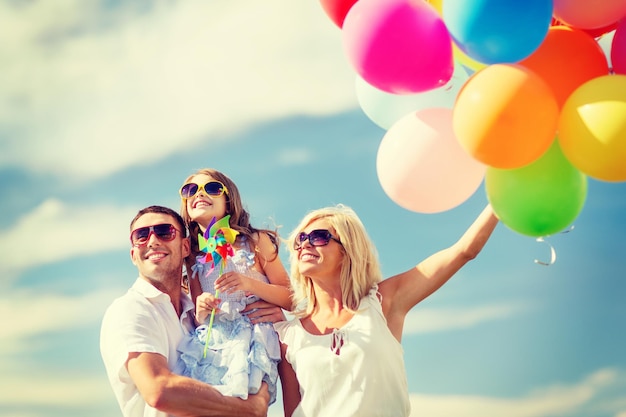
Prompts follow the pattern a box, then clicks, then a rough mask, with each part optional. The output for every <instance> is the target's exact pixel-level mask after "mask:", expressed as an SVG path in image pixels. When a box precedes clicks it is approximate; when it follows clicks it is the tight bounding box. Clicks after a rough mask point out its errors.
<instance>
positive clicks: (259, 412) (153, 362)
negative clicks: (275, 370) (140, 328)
mask: <svg viewBox="0 0 626 417" xmlns="http://www.w3.org/2000/svg"><path fill="white" fill-rule="evenodd" d="M126 368H127V369H128V373H129V375H130V377H131V378H132V380H133V382H134V383H135V385H136V386H137V388H138V390H139V392H140V393H141V395H142V396H143V398H144V400H145V401H146V403H148V404H149V405H150V406H151V407H154V408H156V409H157V410H160V411H163V412H166V413H168V414H175V415H177V416H179V417H192V416H195V417H197V416H206V417H211V416H222V417H229V416H233V417H239V416H242V415H245V416H266V415H267V408H268V403H269V393H268V391H267V385H265V384H263V386H262V387H261V390H260V391H259V393H258V394H256V395H250V396H248V399H247V400H242V399H241V398H237V397H227V396H223V395H222V394H221V393H220V392H219V391H217V390H216V389H215V388H213V387H212V386H210V385H208V384H205V383H204V382H201V381H197V380H195V379H191V378H187V377H184V376H180V375H176V374H174V373H172V372H171V371H170V370H169V368H168V366H167V360H166V359H165V357H164V356H162V355H160V354H158V353H147V352H133V353H130V354H129V356H128V361H127V362H126Z"/></svg>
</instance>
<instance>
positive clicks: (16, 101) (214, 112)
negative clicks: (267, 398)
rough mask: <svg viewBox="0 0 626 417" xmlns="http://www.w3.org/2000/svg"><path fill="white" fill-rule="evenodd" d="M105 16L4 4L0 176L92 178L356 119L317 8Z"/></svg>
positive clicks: (120, 10) (91, 5)
mask: <svg viewBox="0 0 626 417" xmlns="http://www.w3.org/2000/svg"><path fill="white" fill-rule="evenodd" d="M99 4H102V3H101V2H83V1H82V0H65V1H63V2H53V3H48V2H31V3H27V4H19V5H18V4H17V3H14V4H12V3H10V2H9V3H2V4H0V14H1V15H2V16H4V17H5V18H4V19H3V22H5V23H9V24H3V25H2V27H1V28H0V37H1V38H2V39H4V40H5V42H3V44H2V45H3V46H0V73H2V75H3V83H2V84H1V86H0V110H1V111H0V125H2V126H4V136H6V140H4V141H3V144H2V145H0V151H1V152H0V166H7V165H19V166H24V167H26V168H27V169H32V170H37V171H44V172H51V173H55V174H67V173H80V174H81V176H83V177H84V178H85V179H86V178H87V177H94V176H101V175H106V174H108V173H110V172H113V171H116V170H119V169H122V168H125V167H127V166H130V165H132V164H135V163H137V162H139V161H144V162H145V161H147V160H155V159H159V158H162V157H164V156H166V155H168V154H170V153H172V152H176V151H181V150H183V149H189V148H190V147H192V146H194V143H195V141H197V140H198V139H199V138H200V137H204V138H206V137H207V136H208V135H210V136H211V137H214V138H216V139H215V140H218V139H217V138H218V137H219V136H220V135H221V134H222V133H224V132H226V131H233V130H236V129H243V128H245V127H247V126H249V125H250V124H252V123H255V122H258V121H261V120H270V119H274V118H280V117H285V116H289V115H294V114H329V113H333V112H336V111H340V110H344V109H346V108H354V107H356V106H357V104H356V98H355V94H354V92H353V80H354V73H353V71H352V69H351V68H350V66H349V64H348V62H347V61H346V59H345V58H344V54H343V50H342V45H341V43H342V42H341V41H342V40H341V32H340V30H339V29H338V28H337V27H335V26H334V25H333V24H332V23H331V22H330V20H329V19H328V18H327V17H326V16H325V15H324V13H323V11H322V9H321V7H320V6H319V4H318V3H316V2H285V1H282V0H268V1H264V2H259V1H256V0H247V1H238V2H205V1H200V0H197V1H194V0H190V1H185V2H161V3H155V5H153V6H147V7H146V8H147V9H148V10H142V11H140V12H139V11H133V10H132V8H133V7H136V6H133V5H132V4H130V3H128V4H127V3H124V2H121V3H119V4H117V6H115V8H114V9H108V10H100V9H97V7H98V5H99ZM76 155H80V157H76Z"/></svg>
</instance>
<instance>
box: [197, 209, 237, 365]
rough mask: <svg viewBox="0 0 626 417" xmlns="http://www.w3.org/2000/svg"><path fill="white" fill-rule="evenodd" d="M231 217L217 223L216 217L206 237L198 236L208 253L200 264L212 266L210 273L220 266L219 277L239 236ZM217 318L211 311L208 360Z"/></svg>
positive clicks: (199, 241)
mask: <svg viewBox="0 0 626 417" xmlns="http://www.w3.org/2000/svg"><path fill="white" fill-rule="evenodd" d="M229 221H230V215H228V216H224V217H222V218H221V219H220V220H218V221H216V220H215V217H213V219H212V220H211V223H209V227H207V229H206V231H205V232H204V235H202V234H198V246H199V247H200V250H201V251H202V252H205V253H206V256H205V257H204V258H202V259H200V262H202V263H204V264H210V265H211V269H209V273H210V272H211V271H213V269H215V266H216V265H218V264H219V267H220V271H219V275H222V272H223V271H224V267H225V266H226V260H227V257H228V256H232V255H233V254H234V250H233V246H232V244H233V243H235V239H236V238H237V235H238V234H239V232H238V231H236V230H234V229H232V228H231V227H230V223H229ZM217 297H219V291H217V290H216V291H215V298H217ZM214 318H215V309H213V310H212V311H211V318H210V320H209V328H208V329H207V334H206V340H205V343H204V357H205V358H206V352H207V348H208V346H209V340H211V328H212V327H213V319H214Z"/></svg>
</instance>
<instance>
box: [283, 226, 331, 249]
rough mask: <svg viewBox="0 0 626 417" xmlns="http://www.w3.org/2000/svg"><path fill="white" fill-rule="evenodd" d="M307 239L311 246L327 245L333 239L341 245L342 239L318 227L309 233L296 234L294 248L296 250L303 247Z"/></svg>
mask: <svg viewBox="0 0 626 417" xmlns="http://www.w3.org/2000/svg"><path fill="white" fill-rule="evenodd" d="M307 239H308V240H309V243H310V244H311V246H326V245H328V242H330V241H331V240H334V241H335V242H337V243H339V244H340V245H341V241H340V240H339V239H337V238H336V237H335V236H333V235H332V233H330V232H329V231H328V230H326V229H316V230H313V231H312V232H310V233H308V234H307V233H304V232H300V234H299V235H297V236H296V240H295V241H294V242H293V248H294V249H295V250H300V249H302V245H303V244H304V242H306V240H307Z"/></svg>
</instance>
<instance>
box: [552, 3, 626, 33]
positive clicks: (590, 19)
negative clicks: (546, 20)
mask: <svg viewBox="0 0 626 417" xmlns="http://www.w3.org/2000/svg"><path fill="white" fill-rule="evenodd" d="M625 15H626V0H602V1H590V0H554V12H553V16H554V17H555V18H556V19H557V20H559V21H560V22H562V23H565V24H566V25H568V26H572V27H575V28H580V29H598V28H602V27H605V26H609V25H611V24H613V23H615V22H617V21H618V20H620V19H621V18H623V17H624V16H625Z"/></svg>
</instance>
